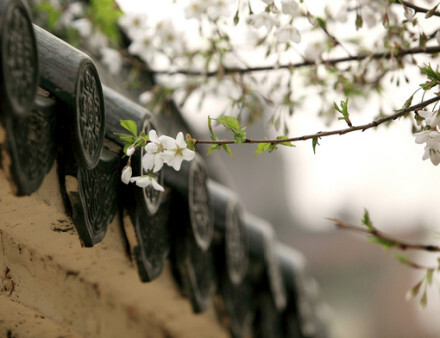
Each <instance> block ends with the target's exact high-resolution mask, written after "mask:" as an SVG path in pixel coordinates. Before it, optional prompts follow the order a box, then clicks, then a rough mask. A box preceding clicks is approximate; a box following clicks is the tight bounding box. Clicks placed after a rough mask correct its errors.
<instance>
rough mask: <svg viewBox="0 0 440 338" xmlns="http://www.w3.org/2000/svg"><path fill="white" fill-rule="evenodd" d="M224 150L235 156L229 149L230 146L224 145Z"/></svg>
mask: <svg viewBox="0 0 440 338" xmlns="http://www.w3.org/2000/svg"><path fill="white" fill-rule="evenodd" d="M222 148H223V150H224V151H226V152H227V153H228V154H229V155H231V156H234V153H233V152H232V151H231V149H230V148H229V146H228V145H227V144H223V145H222Z"/></svg>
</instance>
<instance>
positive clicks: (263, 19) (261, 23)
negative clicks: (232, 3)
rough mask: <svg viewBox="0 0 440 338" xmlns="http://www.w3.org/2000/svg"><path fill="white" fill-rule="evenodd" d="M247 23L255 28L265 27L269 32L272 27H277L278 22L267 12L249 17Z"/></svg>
mask: <svg viewBox="0 0 440 338" xmlns="http://www.w3.org/2000/svg"><path fill="white" fill-rule="evenodd" d="M249 22H250V23H251V24H252V25H253V26H254V27H255V28H261V27H266V29H267V31H270V30H271V29H272V28H273V26H275V25H277V23H278V21H277V20H276V19H275V17H273V16H272V15H270V14H269V13H267V12H262V13H259V14H251V15H249Z"/></svg>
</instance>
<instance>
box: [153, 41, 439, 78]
mask: <svg viewBox="0 0 440 338" xmlns="http://www.w3.org/2000/svg"><path fill="white" fill-rule="evenodd" d="M439 52H440V46H431V47H415V48H410V49H398V50H394V51H386V52H378V53H362V54H358V55H352V56H346V57H340V58H333V59H326V60H321V61H319V62H315V61H308V60H305V61H301V62H297V63H290V64H284V65H279V66H257V67H249V68H240V67H230V68H229V67H224V68H222V69H221V70H213V71H208V72H203V71H199V70H186V69H177V70H173V71H168V70H154V69H151V68H149V67H148V66H147V65H144V67H145V69H146V70H148V71H149V72H151V73H153V74H155V75H177V74H182V75H187V76H206V77H212V76H217V75H219V74H232V73H238V74H245V73H252V72H262V71H268V70H277V69H293V68H301V67H308V66H314V65H319V64H323V65H336V64H338V63H343V62H350V61H361V60H364V59H367V58H371V59H382V58H385V59H387V58H391V57H396V58H397V57H402V56H405V55H415V54H435V53H439Z"/></svg>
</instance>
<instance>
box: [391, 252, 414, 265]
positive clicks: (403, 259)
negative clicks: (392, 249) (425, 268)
mask: <svg viewBox="0 0 440 338" xmlns="http://www.w3.org/2000/svg"><path fill="white" fill-rule="evenodd" d="M394 256H395V257H396V258H397V260H398V261H399V262H400V263H401V264H404V265H411V264H412V262H411V261H410V260H409V259H408V257H406V256H405V255H403V254H395V255H394Z"/></svg>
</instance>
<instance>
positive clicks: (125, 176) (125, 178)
mask: <svg viewBox="0 0 440 338" xmlns="http://www.w3.org/2000/svg"><path fill="white" fill-rule="evenodd" d="M131 175H132V169H131V167H130V166H129V165H127V166H125V167H124V169H123V170H122V174H121V181H122V182H123V183H125V184H128V183H130V179H131Z"/></svg>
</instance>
